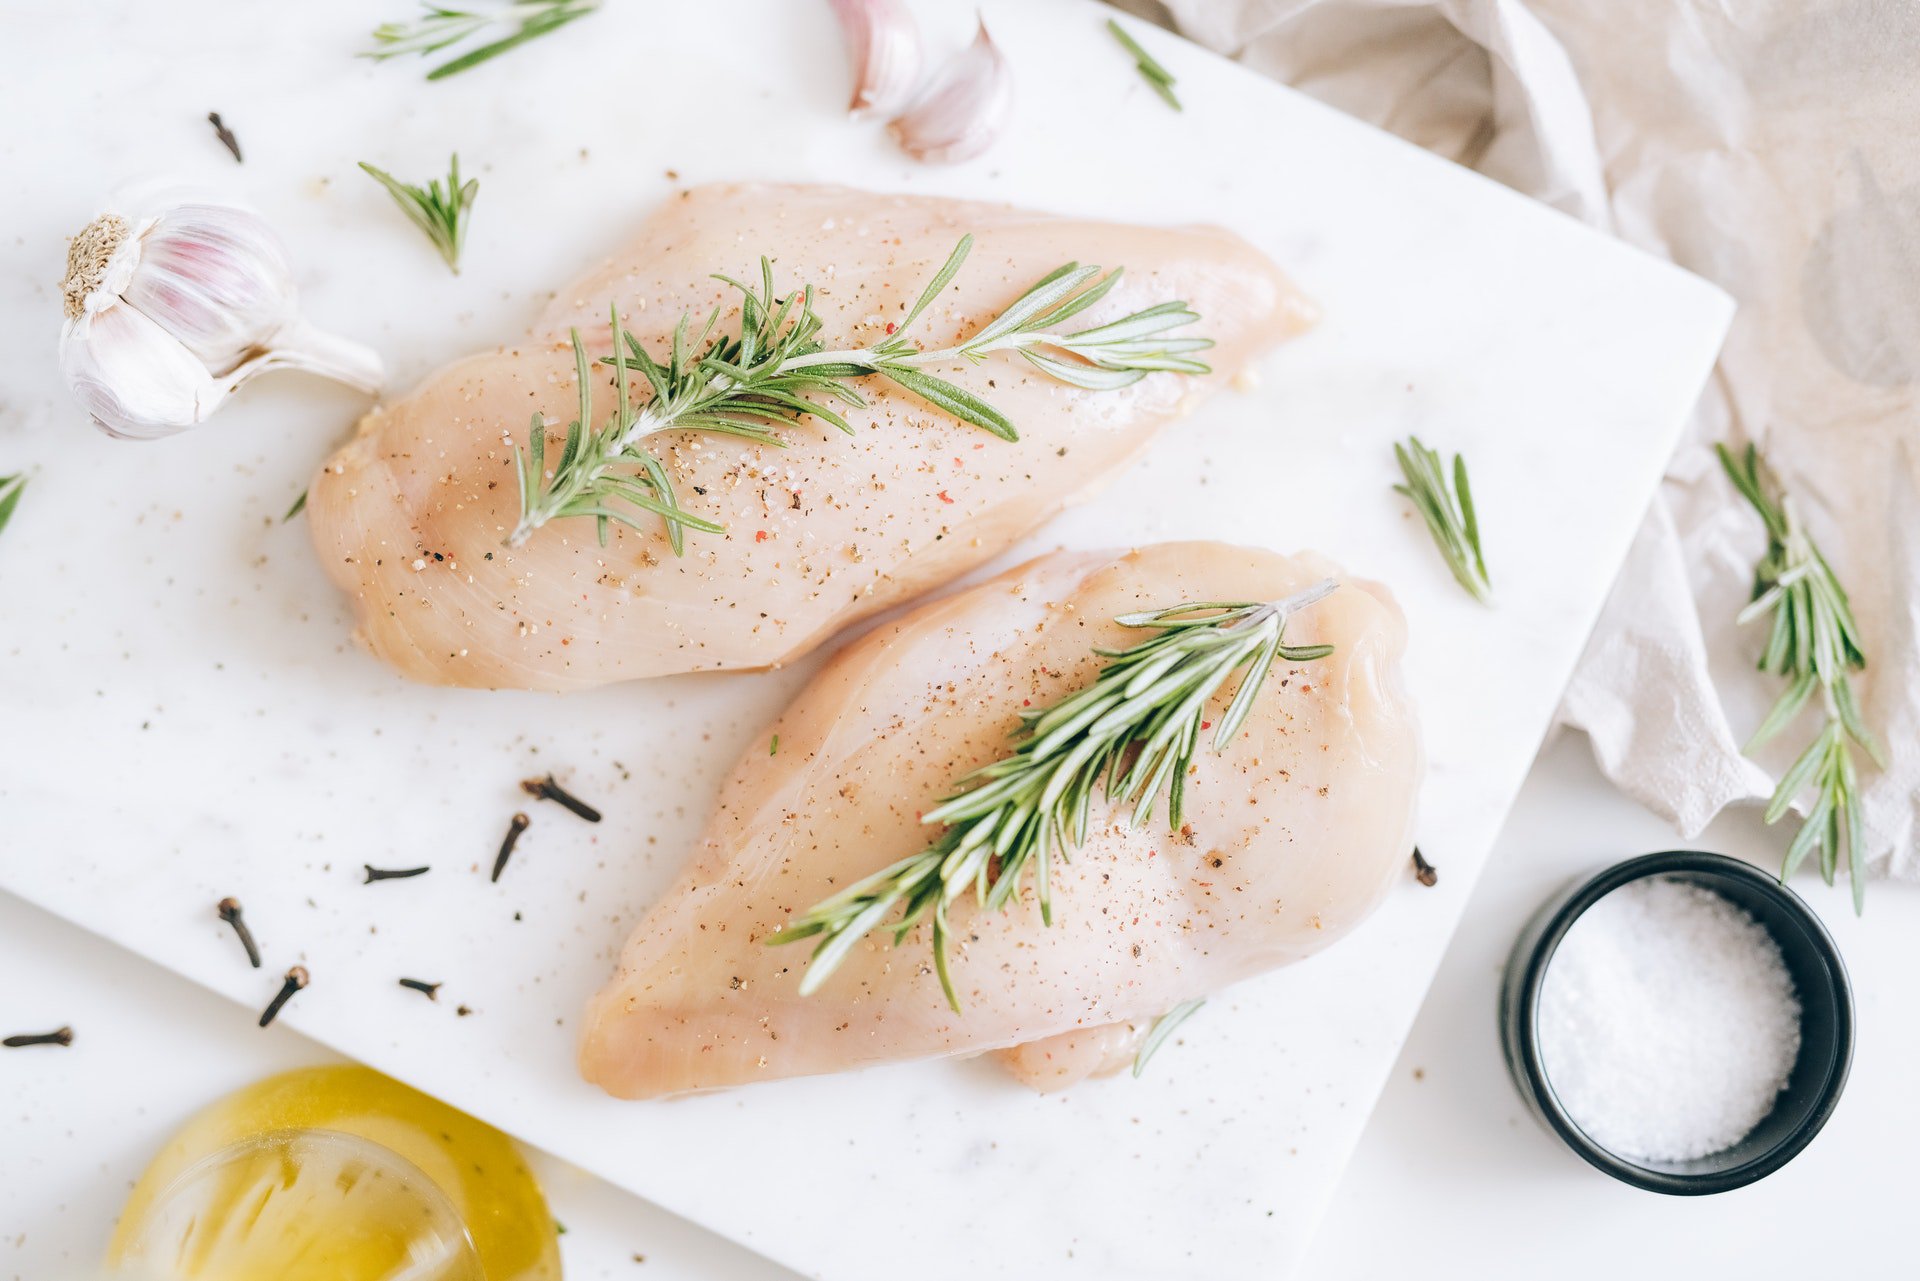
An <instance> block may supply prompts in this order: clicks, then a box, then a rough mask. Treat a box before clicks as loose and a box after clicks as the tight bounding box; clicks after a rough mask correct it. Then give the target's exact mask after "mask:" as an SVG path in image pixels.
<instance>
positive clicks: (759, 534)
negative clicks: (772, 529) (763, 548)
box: [753, 529, 773, 543]
mask: <svg viewBox="0 0 1920 1281" xmlns="http://www.w3.org/2000/svg"><path fill="white" fill-rule="evenodd" d="M771 537H773V535H771V534H769V533H768V532H767V531H766V530H764V529H760V530H755V531H754V535H753V541H754V542H756V543H764V542H766V541H767V539H769V538H771Z"/></svg>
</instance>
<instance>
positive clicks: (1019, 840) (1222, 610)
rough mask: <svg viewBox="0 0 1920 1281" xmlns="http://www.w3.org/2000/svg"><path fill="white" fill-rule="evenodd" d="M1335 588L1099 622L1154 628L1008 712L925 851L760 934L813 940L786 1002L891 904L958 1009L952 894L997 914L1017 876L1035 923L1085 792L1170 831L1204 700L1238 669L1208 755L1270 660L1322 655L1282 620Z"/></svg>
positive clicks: (1234, 727) (1243, 709) (815, 984)
mask: <svg viewBox="0 0 1920 1281" xmlns="http://www.w3.org/2000/svg"><path fill="white" fill-rule="evenodd" d="M1335 586H1336V584H1335V583H1334V582H1333V581H1332V580H1330V579H1329V580H1327V581H1324V582H1321V583H1318V584H1316V585H1314V586H1312V587H1310V588H1308V589H1306V590H1305V591H1303V592H1299V593H1297V594H1295V595H1293V596H1289V597H1287V598H1286V599H1284V600H1278V601H1269V602H1264V603H1263V602H1257V601H1239V602H1223V601H1200V602H1190V603H1187V604H1181V605H1175V606H1173V607H1172V608H1170V609H1162V610H1155V611H1151V612H1147V613H1138V614H1123V615H1121V616H1120V617H1118V618H1116V619H1114V621H1115V622H1116V623H1118V624H1119V625H1120V626H1122V627H1133V628H1157V629H1159V633H1160V634H1159V635H1157V636H1155V637H1153V638H1152V639H1150V640H1145V641H1142V642H1141V643H1140V644H1138V645H1134V646H1131V647H1130V648H1127V649H1121V650H1109V649H1100V650H1096V651H1095V652H1096V653H1097V654H1099V655H1100V656H1101V657H1103V658H1106V659H1107V660H1108V662H1107V663H1106V665H1105V666H1104V667H1102V668H1101V670H1100V673H1099V675H1098V676H1096V677H1095V678H1094V681H1093V683H1092V684H1090V685H1088V686H1087V687H1086V688H1085V689H1083V690H1080V691H1079V692H1078V693H1075V694H1072V695H1070V696H1068V697H1067V698H1065V699H1063V700H1061V701H1060V702H1058V703H1055V704H1053V705H1052V706H1051V707H1045V708H1036V709H1030V710H1026V711H1023V712H1021V714H1020V715H1021V725H1020V727H1019V728H1018V729H1017V730H1016V731H1015V733H1016V735H1017V736H1018V737H1019V738H1020V740H1021V741H1020V744H1019V746H1018V747H1017V748H1015V749H1014V751H1013V752H1012V753H1010V754H1009V755H1007V756H1005V757H1002V758H1001V759H1000V760H997V761H995V762H993V763H992V764H990V765H986V766H983V767H981V768H980V769H977V770H975V771H973V772H972V773H970V774H968V775H966V776H965V777H964V778H962V779H961V780H960V783H961V785H962V790H960V791H958V792H956V793H955V794H954V795H952V796H950V797H948V798H947V799H946V800H944V801H942V802H941V803H940V804H939V805H936V806H934V807H933V808H932V809H930V810H928V811H927V812H926V813H925V814H924V815H922V816H921V822H923V823H926V824H930V825H934V826H943V827H944V828H945V830H944V831H942V832H941V834H940V835H939V837H938V838H936V839H935V840H934V842H933V843H932V844H931V845H929V846H928V847H927V848H926V849H924V850H922V851H921V852H919V853H917V854H914V855H911V856H910V857H907V858H904V859H901V860H900V861H899V862H897V863H894V864H893V865H892V866H890V867H886V868H883V869H882V870H881V871H879V872H876V873H874V874H873V875H872V876H870V877H867V878H866V879H865V880H863V881H860V882H858V883H856V884H854V885H851V886H848V887H847V888H846V889H845V890H843V891H841V892H840V893H838V894H836V895H834V896H833V897H831V898H828V899H826V900H824V901H823V902H820V903H817V904H815V905H814V906H813V907H812V908H811V909H810V910H808V911H807V912H806V913H805V914H804V915H802V916H800V917H799V918H798V919H797V920H795V921H793V922H792V923H791V924H789V925H787V926H785V927H783V928H782V929H781V930H780V931H779V932H778V933H776V934H774V935H773V936H772V937H771V938H769V939H768V942H770V943H774V944H780V943H793V942H797V941H799V940H801V939H805V938H813V937H816V936H818V937H819V939H820V942H819V943H818V945H816V946H815V948H814V951H813V956H812V959H811V960H810V961H809V962H808V965H807V972H806V976H805V977H804V978H803V979H802V980H801V983H800V992H801V995H803V996H804V995H807V994H809V993H811V992H813V991H815V990H817V989H818V988H819V987H820V985H821V984H822V983H824V982H826V980H827V978H828V977H829V976H830V975H831V974H832V973H833V971H834V969H835V967H836V966H838V965H839V964H840V962H841V961H843V960H844V959H845V958H846V956H847V954H848V953H849V952H851V951H852V950H853V948H854V947H856V946H857V945H858V944H859V942H860V940H861V939H863V938H864V937H866V935H867V934H868V932H869V931H871V930H874V929H877V928H879V927H880V925H881V924H882V923H883V922H884V921H886V919H887V918H888V917H889V916H891V915H892V913H893V911H894V909H895V908H896V907H899V908H902V909H903V911H902V913H901V916H900V919H899V920H898V921H896V922H895V923H894V924H893V926H892V929H893V935H894V942H895V943H898V942H899V941H900V940H902V939H903V938H905V937H906V935H907V934H908V933H909V932H910V931H911V930H912V929H913V928H914V927H915V926H916V925H918V924H919V923H920V922H921V921H922V920H928V919H930V920H931V922H932V927H933V928H932V943H933V963H934V968H935V970H936V971H937V972H938V974H939V976H940V986H941V988H942V989H943V990H944V991H945V992H946V995H947V1001H948V1003H949V1004H950V1005H951V1006H952V1007H953V1008H954V1009H955V1010H956V1011H958V1010H959V1009H960V998H959V995H958V993H956V992H955V990H954V986H953V978H952V975H951V974H950V973H949V972H948V966H947V956H948V948H949V945H950V942H951V939H952V927H951V925H950V923H949V919H948V910H949V908H950V906H951V904H952V903H953V901H954V900H955V899H957V898H958V897H959V896H960V895H961V894H963V893H964V892H966V890H967V889H968V887H972V889H973V891H974V895H975V898H976V900H977V902H978V904H979V907H980V909H981V910H982V911H987V912H998V911H1001V910H1003V909H1004V908H1005V907H1006V906H1007V904H1008V902H1010V901H1011V900H1012V898H1013V896H1014V895H1015V894H1017V893H1018V892H1019V890H1020V888H1021V886H1022V884H1023V883H1024V882H1025V880H1026V877H1027V874H1028V872H1029V871H1031V872H1032V873H1033V876H1034V888H1035V898H1036V900H1037V902H1038V904H1039V908H1040V917H1041V920H1042V921H1044V922H1045V923H1047V924H1049V925H1051V924H1052V923H1053V900H1052V895H1051V893H1050V891H1049V880H1050V877H1049V872H1050V869H1051V867H1052V864H1053V860H1054V858H1055V857H1056V856H1057V857H1060V858H1063V859H1064V858H1069V857H1071V855H1072V852H1073V851H1074V850H1075V849H1077V848H1079V847H1080V846H1082V845H1084V844H1085V843H1086V841H1087V837H1088V833H1089V826H1090V824H1091V822H1092V816H1093V802H1094V798H1095V796H1096V795H1099V794H1104V796H1105V797H1106V799H1107V800H1108V801H1109V802H1111V803H1114V804H1117V805H1120V806H1132V814H1131V815H1130V816H1129V819H1128V821H1129V822H1130V823H1131V824H1132V825H1133V826H1135V827H1139V826H1141V825H1143V824H1145V823H1146V822H1148V821H1149V819H1150V818H1151V817H1152V814H1153V807H1154V804H1155V802H1156V800H1157V799H1158V798H1159V797H1160V795H1161V794H1162V793H1165V795H1166V800H1167V821H1168V825H1169V826H1170V827H1171V828H1172V829H1174V830H1176V831H1177V830H1178V829H1179V827H1180V824H1181V821H1182V817H1181V810H1182V805H1183V801H1184V794H1185V786H1186V777H1187V770H1188V767H1189V765H1190V764H1191V763H1192V760H1193V755H1194V753H1195V751H1196V750H1198V747H1199V742H1200V734H1201V731H1202V729H1203V728H1204V725H1205V722H1204V721H1203V717H1204V716H1205V715H1206V713H1207V705H1208V703H1209V701H1210V700H1211V699H1212V698H1213V696H1214V695H1215V694H1216V693H1217V692H1218V691H1220V690H1221V689H1222V688H1223V687H1224V686H1225V685H1226V683H1227V682H1228V681H1229V680H1230V679H1232V678H1233V677H1234V675H1235V674H1236V673H1242V674H1241V675H1240V681H1239V685H1238V687H1237V688H1236V689H1235V690H1234V693H1233V697H1232V698H1231V699H1230V700H1229V702H1228V704H1227V707H1226V710H1225V711H1224V712H1223V713H1222V714H1221V715H1220V719H1219V724H1218V725H1217V726H1214V727H1213V740H1212V743H1213V750H1214V751H1215V752H1224V751H1225V750H1226V749H1227V746H1228V745H1229V744H1230V743H1232V742H1233V739H1234V736H1235V735H1237V734H1238V733H1239V731H1240V726H1241V725H1242V723H1244V722H1245V720H1246V718H1247V714H1248V713H1249V712H1250V711H1252V710H1253V705H1254V701H1255V700H1256V699H1257V698H1258V697H1259V695H1260V689H1261V686H1262V685H1263V684H1264V683H1265V682H1266V679H1267V674H1268V672H1269V671H1271V670H1272V667H1273V664H1274V662H1275V660H1277V659H1284V660H1286V661H1287V662H1290V663H1304V662H1311V661H1313V660H1314V659H1319V658H1325V657H1326V656H1327V655H1328V654H1331V653H1332V652H1333V647H1332V646H1331V645H1299V646H1294V645H1288V644H1286V643H1285V639H1284V632H1285V629H1286V625H1287V621H1288V619H1290V618H1291V617H1292V616H1293V615H1294V614H1296V613H1298V612H1299V611H1300V610H1303V609H1305V608H1306V607H1308V606H1309V605H1312V604H1313V603H1314V602H1315V601H1318V600H1321V599H1322V598H1324V597H1326V596H1327V595H1329V594H1331V593H1332V592H1333V590H1334V588H1335Z"/></svg>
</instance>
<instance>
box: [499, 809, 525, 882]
mask: <svg viewBox="0 0 1920 1281" xmlns="http://www.w3.org/2000/svg"><path fill="white" fill-rule="evenodd" d="M532 822H533V820H532V819H530V818H528V817H527V816H526V815H525V814H515V815H514V816H513V817H512V818H511V819H509V820H507V834H506V836H505V838H503V839H502V840H501V842H500V852H499V853H498V854H496V855H494V857H493V877H492V879H493V880H495V881H498V880H499V879H500V873H502V872H504V871H506V870H507V860H508V859H510V858H512V857H513V847H514V846H515V845H518V844H519V843H520V833H522V832H524V831H526V830H527V826H528V824H530V823H532Z"/></svg>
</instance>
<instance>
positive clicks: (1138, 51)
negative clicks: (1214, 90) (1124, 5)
mask: <svg viewBox="0 0 1920 1281" xmlns="http://www.w3.org/2000/svg"><path fill="white" fill-rule="evenodd" d="M1107 30H1108V31H1111V32H1112V33H1113V38H1114V39H1115V40H1118V41H1119V42H1120V45H1121V47H1122V48H1124V49H1125V50H1126V51H1127V52H1128V53H1130V54H1132V55H1133V65H1134V66H1135V67H1136V68H1138V69H1139V71H1140V77H1141V79H1143V80H1145V81H1146V82H1147V83H1148V84H1150V85H1152V86H1153V91H1154V92H1155V93H1157V94H1159V95H1160V97H1161V98H1162V99H1164V100H1165V102H1166V104H1167V105H1168V106H1169V107H1172V108H1173V109H1174V110H1175V111H1185V110H1186V108H1185V107H1183V106H1181V105H1180V99H1178V98H1176V97H1175V96H1174V94H1173V84H1174V77H1173V73H1172V72H1171V71H1168V70H1167V69H1166V68H1165V67H1163V66H1161V65H1160V64H1159V62H1158V61H1156V60H1155V59H1154V56H1153V55H1152V54H1150V53H1148V52H1147V51H1146V50H1145V49H1144V48H1142V47H1141V45H1140V42H1139V41H1138V40H1135V39H1134V38H1133V37H1132V36H1130V35H1128V34H1127V29H1126V28H1125V27H1123V26H1121V25H1120V24H1119V23H1118V22H1117V21H1115V20H1114V19H1112V18H1108V19H1107Z"/></svg>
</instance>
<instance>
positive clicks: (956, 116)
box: [887, 21, 1013, 164]
mask: <svg viewBox="0 0 1920 1281" xmlns="http://www.w3.org/2000/svg"><path fill="white" fill-rule="evenodd" d="M1012 117H1013V79H1012V76H1011V74H1010V72H1009V71H1008V69H1007V60H1006V59H1005V58H1004V57H1002V56H1001V55H1000V50H999V49H998V48H997V47H996V46H995V45H994V43H993V39H992V37H990V36H989V35H987V24H986V23H985V22H984V21H983V22H981V24H980V34H979V35H977V36H975V37H974V40H973V43H972V44H971V45H969V46H967V48H966V49H964V50H962V51H961V52H960V53H959V54H957V55H955V56H954V57H953V58H952V59H951V60H950V61H949V62H948V63H947V65H946V66H944V67H942V68H941V69H940V73H939V74H938V75H937V76H935V77H934V79H933V83H932V84H930V85H929V86H928V87H927V91H926V92H925V93H923V94H921V95H920V98H919V100H918V101H916V102H915V103H914V104H913V106H911V107H909V108H908V109H907V110H906V112H905V113H904V114H902V115H900V116H897V117H895V118H894V120H893V122H892V123H891V124H889V125H888V126H887V130H888V132H890V133H892V134H893V136H894V140H895V141H897V142H898V143H899V144H900V146H901V148H902V149H903V150H904V151H905V152H906V153H907V154H908V155H910V156H912V157H913V158H914V159H916V160H927V161H931V162H932V163H934V164H957V163H959V162H960V161H962V160H971V159H973V158H974V157H975V156H977V155H979V154H980V153H981V152H983V151H985V150H986V149H987V148H988V147H990V146H992V145H993V143H994V140H995V139H997V138H998V137H999V136H1000V135H1001V133H1002V132H1004V131H1005V130H1006V127H1007V122H1008V121H1009V120H1010V119H1012Z"/></svg>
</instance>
